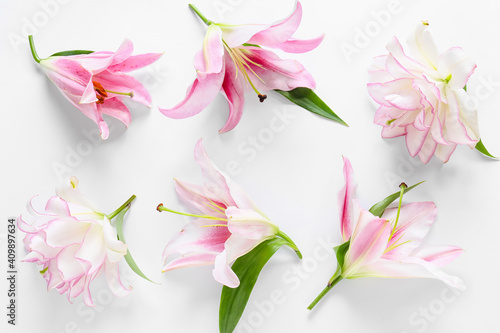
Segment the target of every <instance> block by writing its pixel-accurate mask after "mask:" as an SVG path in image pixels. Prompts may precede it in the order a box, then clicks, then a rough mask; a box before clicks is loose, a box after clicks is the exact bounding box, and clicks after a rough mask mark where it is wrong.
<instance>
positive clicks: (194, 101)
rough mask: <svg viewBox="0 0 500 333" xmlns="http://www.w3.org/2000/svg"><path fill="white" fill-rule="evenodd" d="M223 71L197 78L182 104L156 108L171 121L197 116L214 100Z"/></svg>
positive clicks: (219, 87)
mask: <svg viewBox="0 0 500 333" xmlns="http://www.w3.org/2000/svg"><path fill="white" fill-rule="evenodd" d="M223 80H224V71H221V72H220V73H216V74H209V75H206V76H204V77H203V78H200V77H198V78H197V79H196V80H195V81H194V82H193V84H192V85H191V86H190V87H189V88H188V91H187V94H186V97H185V98H184V100H183V101H182V102H180V103H179V104H177V105H176V106H174V107H173V108H171V109H162V108H158V109H159V110H160V112H161V113H163V114H164V115H165V116H167V117H169V118H173V119H184V118H188V117H192V116H194V115H197V114H198V113H200V112H201V111H203V110H204V109H205V108H206V107H207V106H208V105H209V104H210V103H212V101H213V100H214V99H215V97H216V96H217V94H218V93H219V91H220V90H221V87H222V82H223Z"/></svg>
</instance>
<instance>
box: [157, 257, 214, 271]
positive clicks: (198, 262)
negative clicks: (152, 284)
mask: <svg viewBox="0 0 500 333" xmlns="http://www.w3.org/2000/svg"><path fill="white" fill-rule="evenodd" d="M218 254H219V253H209V252H204V253H193V254H186V255H184V256H182V257H179V258H177V259H174V260H172V261H171V262H169V263H168V264H166V265H165V267H163V270H162V273H165V272H168V271H173V270H174V269H178V268H186V267H198V266H207V265H213V264H214V262H215V258H216V257H217V255H218Z"/></svg>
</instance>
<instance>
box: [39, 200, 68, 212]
mask: <svg viewBox="0 0 500 333" xmlns="http://www.w3.org/2000/svg"><path fill="white" fill-rule="evenodd" d="M45 211H47V212H48V213H52V214H54V215H64V216H69V215H70V211H69V207H68V203H67V202H66V201H64V200H63V199H61V198H59V197H51V198H50V199H49V201H47V205H46V206H45Z"/></svg>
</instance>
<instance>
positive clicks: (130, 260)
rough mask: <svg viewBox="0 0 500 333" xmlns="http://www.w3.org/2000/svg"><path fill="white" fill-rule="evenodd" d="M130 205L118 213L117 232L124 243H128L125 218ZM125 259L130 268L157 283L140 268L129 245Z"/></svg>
mask: <svg viewBox="0 0 500 333" xmlns="http://www.w3.org/2000/svg"><path fill="white" fill-rule="evenodd" d="M128 208H129V207H127V208H125V209H123V210H122V211H120V212H119V213H118V214H117V215H116V233H117V234H118V239H119V240H120V241H122V242H123V243H125V244H127V243H126V242H125V237H124V236H123V218H124V216H125V213H126V212H127V210H128ZM125 261H126V262H127V264H128V265H129V266H130V268H131V269H132V270H133V271H134V272H135V273H136V274H137V275H139V276H140V277H142V278H144V279H146V280H148V281H149V282H153V283H156V282H154V281H151V280H150V279H149V278H148V277H147V276H146V275H144V273H143V272H142V271H141V270H140V269H139V266H137V264H136V263H135V261H134V258H132V255H131V254H130V251H129V249H128V247H127V254H126V255H125Z"/></svg>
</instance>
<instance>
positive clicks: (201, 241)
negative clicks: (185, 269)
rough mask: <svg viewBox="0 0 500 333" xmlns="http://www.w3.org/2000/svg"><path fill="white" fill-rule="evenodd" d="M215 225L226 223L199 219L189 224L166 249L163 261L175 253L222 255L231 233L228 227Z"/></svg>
mask: <svg viewBox="0 0 500 333" xmlns="http://www.w3.org/2000/svg"><path fill="white" fill-rule="evenodd" d="M213 224H224V221H214V220H207V219H197V220H194V221H192V222H190V223H188V224H187V225H186V226H185V227H184V228H183V229H182V230H181V231H180V232H179V233H178V234H177V235H176V236H175V237H174V238H173V239H172V240H171V241H170V242H169V243H168V244H167V246H166V247H165V250H164V251H163V261H164V262H165V260H166V259H167V258H168V256H169V255H171V254H173V253H178V254H180V255H188V254H189V255H190V254H195V253H221V252H222V251H223V250H224V243H225V242H226V240H227V239H228V238H229V237H230V236H231V233H230V232H229V230H228V228H227V227H222V226H217V227H213V226H211V225H213Z"/></svg>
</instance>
